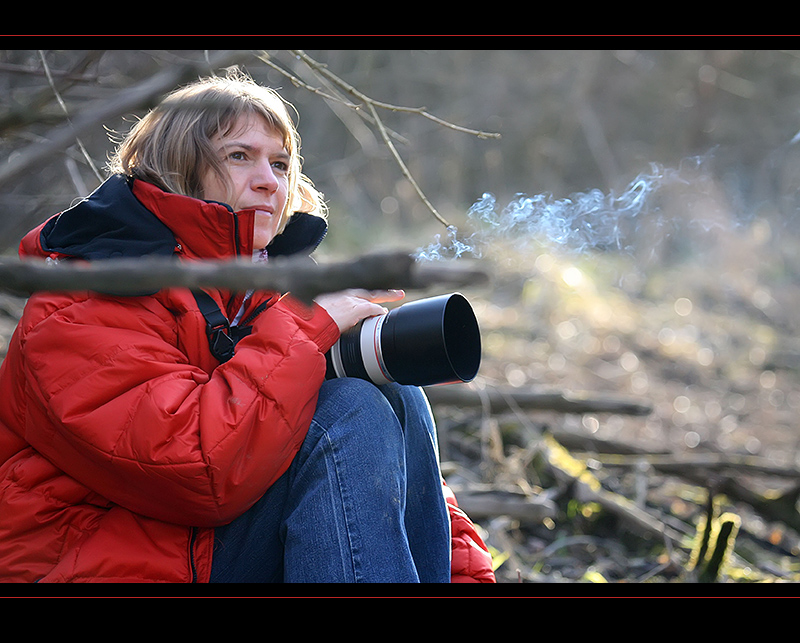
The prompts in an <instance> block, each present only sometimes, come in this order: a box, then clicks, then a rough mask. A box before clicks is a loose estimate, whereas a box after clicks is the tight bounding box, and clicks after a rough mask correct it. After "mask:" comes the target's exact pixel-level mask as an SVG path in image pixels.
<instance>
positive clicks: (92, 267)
mask: <svg viewBox="0 0 800 643" xmlns="http://www.w3.org/2000/svg"><path fill="white" fill-rule="evenodd" d="M487 279H488V276H487V274H486V273H485V272H483V271H481V270H478V269H476V268H473V267H469V265H468V264H459V266H455V265H450V264H444V263H437V264H422V263H417V262H415V261H414V258H413V257H412V256H411V255H410V254H407V253H402V252H398V253H387V254H376V255H370V256H364V257H360V258H358V259H355V260H352V261H343V262H338V263H330V264H316V263H313V262H310V261H308V259H276V260H273V261H270V262H269V263H267V264H253V263H252V262H250V261H203V262H199V261H198V262H178V261H175V260H173V259H163V258H162V259H158V258H143V259H109V260H104V261H93V262H60V263H57V264H54V263H48V262H43V261H33V260H23V261H19V260H8V259H6V260H0V290H4V291H6V292H10V293H13V294H16V295H20V296H27V295H30V294H31V293H33V292H36V291H38V290H46V291H81V290H94V291H97V292H104V293H113V294H115V295H136V294H142V293H153V292H156V291H158V290H160V289H161V288H168V287H185V288H224V289H230V290H239V291H241V290H248V289H250V288H254V289H257V290H275V291H278V292H291V293H292V294H293V295H294V296H296V297H298V298H300V299H302V300H303V301H311V300H312V299H313V298H314V297H316V296H317V295H319V294H320V293H323V292H335V291H339V290H344V289H347V288H367V289H370V290H377V289H386V288H401V289H421V288H428V287H431V286H438V287H448V288H460V287H465V286H468V285H477V284H481V283H484V282H485V281H486V280H487Z"/></svg>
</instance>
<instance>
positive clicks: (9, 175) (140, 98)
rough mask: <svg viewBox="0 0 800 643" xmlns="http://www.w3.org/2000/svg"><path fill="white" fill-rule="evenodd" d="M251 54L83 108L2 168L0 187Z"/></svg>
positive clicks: (226, 57)
mask: <svg viewBox="0 0 800 643" xmlns="http://www.w3.org/2000/svg"><path fill="white" fill-rule="evenodd" d="M251 55H252V53H251V52H249V51H222V52H219V53H217V54H216V55H215V56H214V57H213V58H212V59H210V60H208V61H204V62H198V63H188V64H185V65H180V66H174V67H168V68H166V69H165V70H164V71H163V72H161V73H159V74H155V75H154V76H151V77H149V78H147V79H146V80H144V81H143V82H141V83H139V84H138V85H134V86H133V87H130V88H128V89H126V90H124V91H121V92H119V94H117V96H115V97H114V98H113V99H111V100H108V99H102V100H99V101H97V102H95V103H92V104H90V105H87V106H86V107H84V108H83V110H82V112H81V114H80V115H79V116H77V117H75V118H74V119H73V120H72V122H71V123H67V124H66V125H64V126H62V127H60V128H57V129H56V130H55V131H53V132H51V133H50V134H49V135H48V136H47V140H45V141H43V142H40V143H35V144H32V145H29V146H28V147H27V148H25V149H24V150H22V151H21V152H20V153H19V155H17V156H15V157H14V159H13V160H12V161H10V162H9V163H6V164H4V165H3V166H2V168H0V186H3V185H5V184H7V183H10V182H11V181H13V180H15V179H17V178H18V177H20V176H21V175H22V174H24V173H25V172H27V171H29V170H30V169H31V168H32V167H34V166H35V165H36V164H37V163H40V162H42V161H44V160H46V159H47V158H48V157H50V156H51V155H52V154H54V153H57V152H60V151H62V150H63V149H64V148H66V147H68V146H70V145H72V144H73V143H74V142H75V139H76V138H78V137H79V136H81V135H82V134H83V133H85V132H86V131H88V130H90V129H92V128H94V127H96V126H97V124H98V123H101V122H102V121H104V120H107V119H109V118H115V117H117V116H119V115H120V114H125V113H126V112H130V111H132V110H135V109H137V108H139V107H141V106H142V105H146V104H148V103H150V102H151V101H153V100H154V99H156V98H158V97H159V96H160V95H162V94H164V93H166V92H168V91H170V90H172V89H174V88H175V87H176V86H177V85H179V84H180V83H181V82H183V81H185V80H189V79H192V78H195V77H196V76H197V75H198V74H199V73H201V72H203V71H208V69H209V68H211V69H214V68H221V67H226V66H230V65H233V64H235V63H236V62H238V61H240V60H243V59H245V58H246V57H249V56H251Z"/></svg>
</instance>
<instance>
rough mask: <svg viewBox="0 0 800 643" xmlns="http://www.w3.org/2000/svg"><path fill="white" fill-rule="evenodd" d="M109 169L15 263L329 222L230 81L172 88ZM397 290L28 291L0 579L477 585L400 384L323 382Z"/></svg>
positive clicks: (207, 245) (231, 249)
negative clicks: (359, 329) (297, 295)
mask: <svg viewBox="0 0 800 643" xmlns="http://www.w3.org/2000/svg"><path fill="white" fill-rule="evenodd" d="M111 169H112V174H111V176H110V178H109V179H108V180H107V181H106V182H105V183H104V184H103V185H101V186H100V187H99V188H98V189H97V190H96V191H95V192H94V193H93V194H92V195H90V196H89V197H88V198H86V199H84V200H83V201H81V202H80V203H78V204H77V205H75V206H74V207H72V208H70V209H68V210H66V211H64V212H62V213H61V214H59V215H57V216H55V217H53V218H51V219H49V220H48V221H46V222H45V223H43V224H42V225H40V226H39V227H37V228H36V229H35V230H33V231H31V232H30V233H29V234H28V235H26V237H25V238H24V239H23V240H22V242H21V244H20V253H21V255H22V256H24V257H39V258H49V259H52V260H53V261H69V260H76V259H77V260H94V259H102V258H111V257H132V256H135V257H142V256H176V257H177V258H179V259H180V260H182V261H194V260H203V259H229V258H234V257H241V256H251V255H252V256H253V257H254V260H256V261H264V260H267V258H268V257H269V256H275V255H281V254H296V253H306V254H307V253H310V252H311V251H313V250H314V249H315V248H316V246H317V245H318V244H319V243H320V241H321V240H322V238H323V237H324V235H325V231H326V229H327V228H326V221H325V218H324V206H323V204H322V199H321V197H320V195H319V194H318V193H317V192H316V190H314V188H313V187H312V185H311V183H310V182H309V181H308V180H307V179H306V178H305V177H304V176H303V175H302V173H301V167H300V157H299V137H298V135H297V132H296V130H295V127H294V124H293V122H292V120H291V118H290V116H289V112H288V110H287V107H286V104H285V103H284V102H283V101H282V99H281V98H280V97H279V96H278V95H277V94H275V93H274V92H272V91H270V90H268V89H265V88H263V87H260V86H258V85H257V84H255V83H253V82H252V81H251V80H250V79H248V78H246V77H241V76H238V75H233V74H232V75H230V76H229V77H228V78H225V79H220V78H213V79H207V80H203V81H199V82H197V83H195V84H193V85H191V86H189V87H186V88H183V89H180V90H177V91H176V92H175V93H173V94H172V95H170V96H169V97H167V98H166V99H165V100H164V101H163V102H162V103H161V104H160V105H159V106H158V107H156V108H155V109H154V110H153V111H152V112H151V113H149V114H148V115H147V116H146V117H145V118H143V119H142V120H141V121H139V122H138V123H137V124H136V126H135V127H134V128H133V129H132V130H131V132H130V133H129V134H128V135H127V137H125V139H124V140H123V141H122V143H121V144H120V146H119V147H118V149H117V152H116V155H115V157H114V158H113V160H112V164H111ZM402 296H403V293H402V292H399V291H386V292H377V293H368V292H363V291H355V290H354V291H347V292H344V293H333V294H327V295H323V296H320V297H319V298H318V299H317V300H316V302H315V303H314V304H313V306H311V307H308V306H306V305H303V304H301V303H300V302H298V301H296V300H294V299H293V298H292V297H291V296H290V295H283V296H282V295H281V294H280V293H276V292H263V291H256V292H251V293H233V292H226V291H221V290H209V291H207V292H205V293H202V292H195V293H193V292H190V291H189V290H186V289H182V288H173V289H163V290H160V291H158V292H156V293H142V294H141V295H139V296H128V297H120V296H114V295H113V294H109V293H97V292H79V293H37V294H35V295H34V296H32V297H31V298H30V300H29V302H28V304H27V306H26V309H25V312H24V314H23V317H22V319H21V321H20V324H19V325H18V328H17V330H16V332H15V334H14V336H13V338H12V340H11V342H10V345H9V350H8V353H7V356H6V358H5V360H4V362H3V365H2V369H0V580H2V581H22V582H25V581H27V582H33V581H36V582H59V581H61V582H81V581H116V582H136V581H166V582H194V581H197V582H208V581H211V582H280V581H287V582H303V581H308V582H311V581H328V582H356V581H364V582H369V581H384V582H393V581H409V582H417V581H421V582H447V581H449V580H451V575H452V580H482V581H489V582H493V581H494V576H493V574H492V572H491V561H490V558H489V556H488V553H487V552H486V548H485V546H484V545H483V543H482V542H481V540H480V538H479V537H478V535H477V534H476V533H475V530H474V528H473V525H472V524H471V523H470V522H469V519H468V518H467V517H466V516H465V515H464V514H463V512H461V511H460V510H459V509H458V507H457V505H456V503H455V499H454V498H453V496H452V494H451V493H450V492H449V490H448V489H447V487H446V486H444V485H443V481H442V479H441V477H440V474H439V469H438V461H437V455H436V435H435V429H434V427H433V422H432V419H431V415H430V410H429V408H428V405H427V402H426V400H425V398H424V397H423V395H422V393H421V392H420V391H419V390H418V389H416V388H412V387H401V386H388V387H381V388H380V389H378V388H377V387H375V386H374V385H372V384H370V383H367V382H364V381H361V380H354V379H350V378H344V379H334V380H329V381H326V380H325V370H326V369H325V353H326V352H327V351H328V350H329V349H330V347H331V346H332V345H333V344H334V342H335V341H336V340H337V339H338V337H339V335H340V333H341V332H342V331H343V330H345V329H347V328H349V327H351V326H353V325H354V324H356V323H357V322H358V321H359V320H361V319H364V318H365V317H368V316H371V315H375V314H381V313H383V312H385V308H384V307H383V306H382V305H381V304H382V303H386V302H390V301H396V300H398V299H399V298H401V297H402ZM212 314H216V315H217V316H218V317H219V316H220V315H222V316H223V317H222V319H223V321H224V322H225V323H224V324H223V327H224V328H223V331H222V333H221V334H220V332H219V330H216V331H215V330H214V329H213V321H209V319H208V318H207V316H208V315H212ZM228 320H231V321H230V324H229V323H228ZM228 325H230V326H231V328H230V330H228V331H227V332H226V331H225V328H227V326H228ZM236 339H238V341H234V340H236ZM222 340H225V341H227V345H226V346H224V347H223V348H225V349H226V350H220V342H221V341H222ZM234 343H235V346H234ZM451 539H452V540H451Z"/></svg>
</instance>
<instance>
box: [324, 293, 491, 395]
mask: <svg viewBox="0 0 800 643" xmlns="http://www.w3.org/2000/svg"><path fill="white" fill-rule="evenodd" d="M326 358H327V362H328V372H327V377H328V378H329V379H330V378H335V377H358V378H361V379H365V380H369V381H371V382H373V383H374V384H387V383H389V382H397V383H398V384H410V385H413V386H429V385H433V384H451V383H455V382H469V381H471V380H472V379H474V378H475V376H476V375H477V374H478V368H479V367H480V363H481V335H480V329H479V328H478V320H477V319H476V318H475V313H474V312H473V310H472V307H471V306H470V304H469V302H468V301H467V300H466V298H465V297H464V296H463V295H461V294H460V293H451V294H449V295H439V296H437V297H429V298H427V299H420V300H418V301H412V302H408V303H406V304H403V305H402V306H400V307H398V308H395V309H394V310H392V311H390V312H389V313H387V314H386V315H378V316H375V317H370V318H368V319H365V320H363V321H362V322H360V323H359V324H357V325H356V326H354V327H353V328H351V329H350V330H348V331H347V332H345V333H343V334H342V336H341V337H340V338H339V341H337V342H336V344H335V345H334V346H333V348H331V350H330V351H329V352H328V354H327V355H326Z"/></svg>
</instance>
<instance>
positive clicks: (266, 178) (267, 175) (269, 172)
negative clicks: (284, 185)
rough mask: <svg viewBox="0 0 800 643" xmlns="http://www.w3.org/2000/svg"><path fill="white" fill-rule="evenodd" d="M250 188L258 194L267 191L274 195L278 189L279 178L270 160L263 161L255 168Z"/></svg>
mask: <svg viewBox="0 0 800 643" xmlns="http://www.w3.org/2000/svg"><path fill="white" fill-rule="evenodd" d="M250 186H251V188H252V189H253V190H254V191H256V192H260V191H266V192H269V193H272V192H275V191H276V190H277V189H278V177H277V176H276V174H275V170H274V168H273V167H272V164H271V163H270V162H269V161H268V160H264V161H261V162H260V163H258V164H257V165H256V166H255V167H254V171H253V174H252V176H251V179H250Z"/></svg>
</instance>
